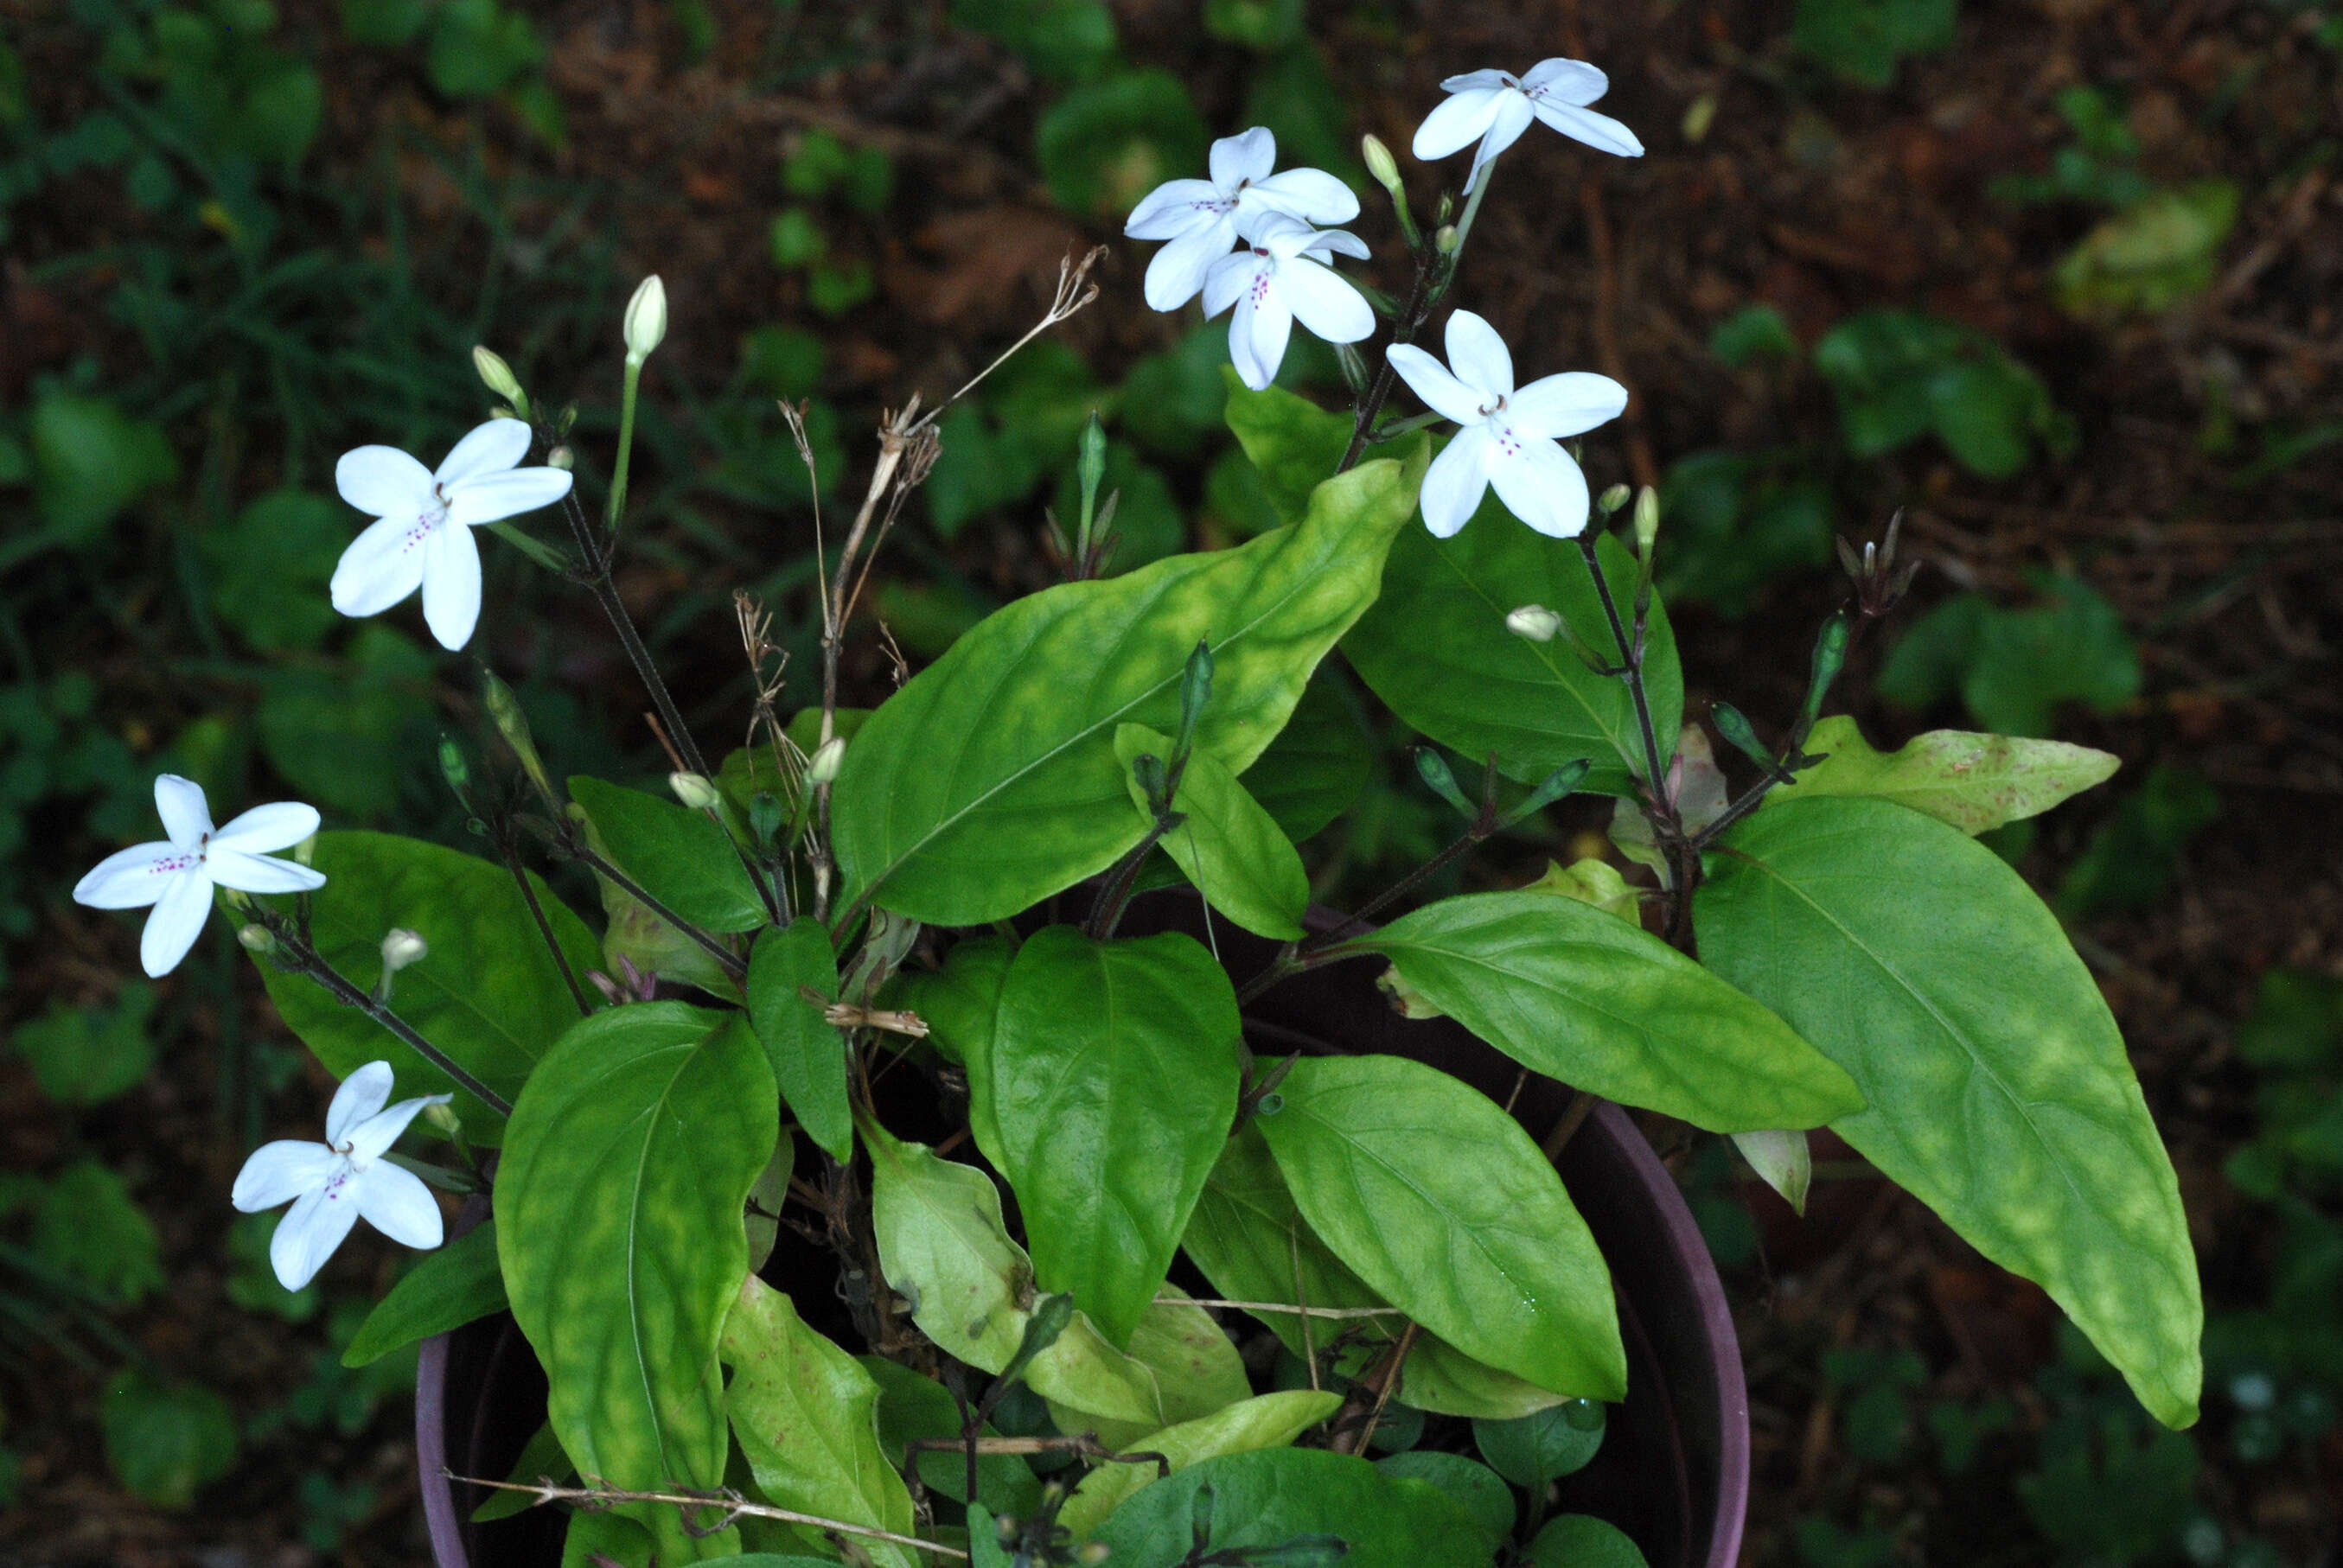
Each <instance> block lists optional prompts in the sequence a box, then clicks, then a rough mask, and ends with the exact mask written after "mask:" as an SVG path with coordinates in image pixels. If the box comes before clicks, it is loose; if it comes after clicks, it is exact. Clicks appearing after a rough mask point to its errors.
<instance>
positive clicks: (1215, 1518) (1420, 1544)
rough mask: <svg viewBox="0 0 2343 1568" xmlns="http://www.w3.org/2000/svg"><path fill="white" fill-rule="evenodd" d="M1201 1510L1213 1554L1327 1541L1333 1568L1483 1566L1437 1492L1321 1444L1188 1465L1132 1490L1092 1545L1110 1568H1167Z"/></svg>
mask: <svg viewBox="0 0 2343 1568" xmlns="http://www.w3.org/2000/svg"><path fill="white" fill-rule="evenodd" d="M1208 1490H1209V1492H1210V1493H1211V1502H1210V1503H1204V1504H1202V1506H1201V1507H1200V1499H1199V1495H1198V1494H1199V1493H1203V1492H1206V1491H1208ZM1200 1513H1202V1514H1203V1515H1204V1516H1205V1517H1206V1518H1207V1519H1208V1520H1209V1523H1208V1527H1207V1531H1206V1534H1205V1544H1206V1547H1207V1549H1208V1550H1209V1551H1211V1552H1212V1553H1223V1552H1226V1553H1235V1552H1237V1551H1239V1550H1241V1549H1243V1548H1247V1547H1250V1548H1253V1549H1255V1550H1257V1551H1259V1550H1261V1549H1264V1548H1271V1547H1277V1546H1284V1545H1286V1544H1288V1543H1292V1542H1294V1541H1296V1540H1297V1539H1304V1538H1310V1537H1327V1536H1331V1537H1332V1538H1334V1539H1335V1540H1337V1541H1340V1542H1342V1543H1343V1545H1344V1546H1345V1548H1346V1550H1345V1551H1344V1552H1343V1553H1342V1558H1341V1562H1342V1568H1488V1563H1489V1551H1488V1548H1487V1546H1486V1545H1485V1544H1484V1543H1483V1536H1482V1533H1481V1529H1480V1526H1479V1525H1478V1524H1476V1523H1474V1522H1473V1516H1472V1515H1471V1514H1469V1513H1465V1512H1464V1510H1463V1508H1462V1507H1460V1506H1459V1505H1458V1504H1457V1503H1455V1502H1454V1501H1453V1499H1451V1498H1450V1497H1449V1496H1448V1495H1447V1494H1446V1493H1443V1492H1442V1491H1441V1490H1440V1489H1439V1488H1437V1487H1435V1486H1433V1485H1432V1484H1430V1483H1427V1482H1422V1481H1415V1480H1411V1479H1408V1478H1405V1477H1402V1476H1393V1475H1385V1474H1383V1473H1382V1472H1380V1471H1378V1470H1377V1469H1376V1468H1375V1467H1374V1466H1373V1465H1372V1464H1370V1463H1368V1462H1366V1461H1365V1460H1363V1459H1359V1458H1356V1457H1354V1456H1353V1455H1351V1454H1347V1453H1335V1452H1331V1451H1330V1450H1327V1449H1322V1448H1261V1449H1253V1450H1252V1451H1250V1452H1242V1453H1227V1454H1222V1455H1221V1456H1220V1457H1218V1458H1216V1459H1207V1460H1204V1461H1202V1462H1199V1463H1196V1464H1192V1465H1190V1466H1189V1467H1188V1468H1187V1469H1185V1470H1182V1471H1180V1472H1178V1473H1175V1474H1173V1475H1172V1476H1171V1477H1169V1478H1168V1479H1166V1480H1163V1481H1159V1482H1156V1483H1153V1484H1152V1485H1150V1486H1145V1487H1142V1488H1141V1489H1140V1490H1139V1491H1138V1492H1136V1493H1132V1494H1131V1497H1129V1498H1128V1499H1126V1500H1125V1501H1124V1502H1123V1503H1122V1504H1121V1506H1120V1507H1118V1508H1117V1509H1116V1510H1115V1511H1114V1513H1112V1514H1111V1516H1109V1518H1108V1519H1107V1522H1106V1523H1105V1524H1104V1525H1103V1526H1101V1528H1100V1529H1099V1531H1098V1533H1097V1534H1096V1535H1095V1536H1094V1537H1092V1539H1094V1540H1097V1541H1102V1542H1104V1543H1106V1544H1107V1547H1108V1549H1109V1551H1110V1553H1111V1556H1110V1557H1109V1558H1108V1561H1109V1562H1111V1563H1113V1564H1114V1565H1115V1568H1176V1565H1177V1564H1179V1563H1183V1562H1186V1561H1188V1559H1189V1554H1190V1553H1191V1552H1192V1551H1193V1550H1194V1547H1195V1539H1196V1537H1195V1532H1194V1529H1193V1523H1194V1522H1195V1521H1196V1520H1197V1519H1198V1517H1199V1515H1200ZM1262 1554H1263V1555H1264V1556H1266V1555H1267V1554H1266V1553H1265V1552H1263V1553H1262ZM1272 1561H1273V1559H1272Z"/></svg>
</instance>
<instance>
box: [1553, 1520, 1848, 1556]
mask: <svg viewBox="0 0 2343 1568" xmlns="http://www.w3.org/2000/svg"><path fill="white" fill-rule="evenodd" d="M1529 1560H1530V1563H1531V1568H1650V1564H1649V1563H1646V1562H1645V1560H1644V1552H1643V1548H1641V1547H1639V1546H1637V1545H1636V1544H1635V1543H1634V1541H1633V1540H1631V1539H1629V1537H1628V1535H1627V1533H1626V1532H1625V1531H1624V1530H1622V1529H1620V1528H1619V1527H1618V1526H1617V1525H1615V1524H1614V1523H1611V1522H1610V1521H1609V1520H1607V1519H1597V1518H1595V1517H1594V1515H1593V1514H1592V1513H1564V1514H1560V1515H1558V1516H1556V1517H1554V1518H1553V1519H1549V1520H1547V1521H1546V1524H1545V1528H1544V1529H1543V1530H1541V1531H1539V1532H1538V1533H1537V1539H1536V1540H1534V1541H1533V1542H1531V1543H1530V1557H1529ZM1807 1560H1808V1561H1810V1562H1811V1561H1814V1559H1813V1558H1811V1557H1809V1558H1808V1559H1807Z"/></svg>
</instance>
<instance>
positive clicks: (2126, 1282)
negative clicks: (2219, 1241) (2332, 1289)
mask: <svg viewBox="0 0 2343 1568" xmlns="http://www.w3.org/2000/svg"><path fill="white" fill-rule="evenodd" d="M1725 845H1726V848H1727V849H1729V851H1730V852H1729V853H1726V854H1721V855H1718V856H1715V858H1714V859H1712V861H1711V869H1710V879H1709V880H1708V881H1707V882H1706V883H1705V884H1704V886H1703V887H1702V889H1701V891H1700V893H1699V895H1698V899H1697V913H1698V920H1699V930H1700V938H1701V953H1702V956H1703V958H1704V960H1706V961H1707V962H1708V963H1709V964H1710V965H1711V966H1712V967H1714V968H1715V970H1717V972H1718V973H1720V974H1722V975H1724V976H1725V978H1726V979H1728V980H1733V981H1735V983H1737V984H1739V985H1740V986H1741V987H1742V988H1743V989H1744V990H1747V991H1749V992H1750V994H1751V995H1753V996H1755V997H1756V998H1758V999H1759V1000H1762V1001H1765V1002H1766V1003H1768V1004H1770V1005H1771V1006H1772V1007H1773V1008H1774V1009H1775V1010H1776V1011H1777V1012H1779V1013H1781V1014H1782V1016H1783V1017H1785V1018H1786V1019H1787V1020H1790V1022H1791V1023H1792V1024H1793V1025H1795V1027H1796V1028H1797V1029H1798V1030H1799V1031H1800V1032H1801V1033H1803V1034H1804V1035H1805V1037H1806V1038H1807V1039H1809V1040H1813V1041H1814V1042H1815V1045H1816V1046H1817V1047H1819V1048H1820V1049H1822V1050H1824V1051H1825V1052H1827V1053H1828V1054H1829V1055H1830V1056H1831V1057H1832V1059H1833V1060H1836V1061H1837V1062H1838V1063H1839V1065H1840V1066H1842V1067H1844V1068H1845V1069H1846V1070H1847V1071H1848V1072H1850V1073H1852V1074H1853V1075H1854V1077H1855V1082H1856V1084H1857V1086H1859V1087H1860V1088H1861V1089H1862V1091H1863V1092H1864V1096H1865V1099H1866V1100H1868V1101H1870V1108H1869V1109H1868V1110H1866V1111H1863V1112H1861V1113H1860V1114H1858V1115H1855V1116H1851V1117H1847V1118H1845V1120H1843V1121H1838V1122H1835V1123H1834V1130H1835V1131H1837V1132H1838V1133H1839V1134H1840V1136H1842V1137H1844V1138H1845V1140H1846V1141H1848V1142H1849V1143H1851V1144H1853V1145H1854V1146H1855V1148H1856V1149H1857V1150H1859V1151H1861V1152H1862V1153H1863V1154H1864V1155H1865V1157H1867V1158H1868V1159H1869V1160H1870V1161H1872V1162H1873V1163H1874V1164H1875V1165H1877V1166H1878V1167H1879V1168H1880V1170H1881V1171H1884V1172H1885V1174H1886V1175H1887V1176H1888V1177H1889V1179H1890V1180H1892V1181H1896V1182H1897V1183H1898V1184H1900V1185H1901V1186H1903V1187H1904V1188H1905V1189H1906V1191H1910V1192H1911V1193H1912V1194H1913V1195H1914V1196H1916V1197H1917V1198H1919V1199H1920V1200H1921V1201H1923V1202H1926V1204H1928V1206H1929V1207H1931V1208H1933V1209H1935V1210H1936V1212H1937V1213H1938V1214H1940V1215H1942V1216H1943V1217H1944V1219H1945V1221H1946V1222H1947V1223H1948V1224H1950V1225H1951V1226H1952V1227H1953V1229H1954V1230H1956V1231H1959V1232H1960V1233H1961V1235H1962V1236H1963V1237H1965V1238H1966V1240H1967V1241H1969V1242H1970V1243H1971V1244H1972V1245H1973V1246H1975V1247H1976V1249H1977V1250H1978V1251H1981V1252H1983V1253H1984V1254H1985V1255H1986V1257H1988V1258H1991V1259H1993V1260H1994V1261H1996V1262H1998V1263H2000V1264H2002V1265H2003V1266H2004V1267H2006V1268H2009V1269H2012V1270H2015V1271H2016V1272H2018V1273H2021V1274H2024V1275H2025V1276H2026V1277H2027V1278H2028V1279H2031V1280H2033V1281H2035V1282H2037V1283H2039V1284H2040V1285H2041V1286H2042V1287H2043V1288H2044V1289H2045V1290H2046V1291H2048V1292H2050V1295H2051V1297H2052V1299H2054V1300H2055V1301H2056V1302H2058V1304H2059V1305H2060V1306H2062V1307H2064V1308H2065V1309H2066V1312H2067V1314H2068V1315H2069V1316H2071V1317H2072V1318H2073V1319H2074V1320H2075V1321H2076V1322H2077V1324H2079V1325H2080V1326H2081V1327H2082V1329H2083V1330H2084V1332H2087V1334H2089V1335H2090V1337H2091V1339H2092V1341H2093V1342H2094V1343H2096V1344H2097V1345H2098V1346H2099V1348H2100V1349H2101V1350H2102V1351H2104V1352H2107V1357H2108V1359H2109V1360H2111V1361H2113V1362H2115V1363H2116V1365H2117V1367H2119V1368H2121V1369H2122V1370H2123V1372H2124V1375H2125V1376H2126V1378H2127V1379H2128V1380H2129V1381H2130V1382H2131V1385H2132V1388H2133V1390H2134V1391H2135V1392H2137V1394H2138V1395H2139V1397H2140V1400H2141V1402H2143V1403H2145V1404H2146V1405H2147V1408H2148V1410H2149V1412H2151V1413H2152V1414H2154V1415H2155V1416H2156V1417H2157V1419H2158V1420H2160V1421H2163V1422H2166V1423H2167V1425H2175V1426H2179V1425H2186V1424H2187V1422H2190V1421H2192V1420H2194V1419H2195V1417H2196V1413H2197V1387H2198V1384H2199V1382H2200V1381H2201V1378H2202V1370H2201V1362H2200V1360H2199V1355H2198V1349H2197V1336H2198V1333H2199V1332H2200V1330H2201V1328H2202V1324H2203V1309H2202V1307H2201V1305H2200V1302H2199V1299H2198V1293H2197V1265H2196V1258H2195V1256H2194V1254H2193V1253H2192V1252H2191V1251H2190V1250H2189V1244H2188V1231H2187V1222H2186V1221H2185V1220H2184V1218H2183V1217H2182V1214H2181V1210H2180V1194H2179V1188H2178V1185H2177V1181H2176V1180H2175V1178H2174V1176H2173V1173H2172V1165H2171V1161H2169V1160H2167V1158H2166V1156H2165V1152H2164V1146H2163V1144H2162V1143H2161V1142H2159V1141H2158V1140H2157V1133H2156V1125H2155V1123H2154V1122H2153V1121H2150V1120H2149V1118H2148V1114H2147V1104H2146V1102H2145V1101H2143V1100H2142V1099H2141V1097H2140V1091H2139V1085H2138V1082H2137V1081H2136V1080H2135V1079H2134V1078H2133V1076H2132V1071H2131V1064H2130V1062H2129V1061H2128V1060H2127V1059H2126V1057H2125V1054H2124V1045H2123V1039H2122V1037H2121V1035H2119V1034H2118V1033H2117V1030H2116V1023H2115V1020H2114V1018H2113V1017H2112V1016H2110V1014H2109V1013H2108V1011H2107V1003H2106V1002H2105V1001H2104V1000H2102V999H2101V997H2100V995H2099V990H2098V987H2097V985H2096V984H2094V983H2093V981H2092V980H2091V977H2090V973H2089V971H2088V970H2085V969H2084V967H2083V964H2082V961H2081V960H2079V959H2077V957H2076V956H2075V953H2074V950H2073V949H2071V948H2069V947H2068V946H2067V945H2066V937H2065V934H2064V933H2063V932H2062V931H2061V930H2059V927H2058V922H2057V920H2056V919H2055V918H2054V917H2053V916H2052V915H2051V913H2050V911H2049V910H2046V909H2045V908H2044V907H2043V905H2042V902H2041V900H2038V899H2036V897H2035V896H2034V894H2033V892H2032V890H2030V889H2028V888H2027V887H2026V883H2025V882H2024V880H2023V879H2020V878H2019V877H2018V875H2017V873H2016V872H2015V871H2013V870H2011V869H2009V868H2008V867H2007V866H2006V865H2005V864H2003V863H2002V861H2001V860H2000V859H1998V858H1997V857H1996V856H1995V855H1994V853H1993V851H1991V850H1990V849H1986V848H1985V847H1984V846H1983V845H1981V844H1978V843H1977V842H1976V841H1975V840H1974V839H1969V838H1967V837H1966V836H1965V835H1963V834H1962V833H1961V832H1959V831H1958V830H1957V829H1954V828H1950V827H1947V826H1946V825H1945V824H1943V823H1941V822H1937V821H1936V820H1935V819H1931V818H1928V817H1924V816H1922V815H1921V814H1920V813H1918V812H1916V811H1912V810H1908V809H1906V808H1904V807H1901V806H1896V805H1893V804H1890V803H1889V802H1887V801H1885V800H1865V799H1815V800H1794V801H1791V802H1789V803H1788V804H1786V805H1783V806H1779V807H1774V808H1769V809H1766V810H1765V811H1762V812H1759V813H1758V814H1757V815H1756V816H1755V817H1753V818H1751V819H1749V820H1747V821H1746V822H1744V823H1742V824H1741V825H1740V826H1739V827H1737V828H1735V829H1734V830H1733V832H1732V833H1730V834H1729V835H1727V837H1726V839H1725Z"/></svg>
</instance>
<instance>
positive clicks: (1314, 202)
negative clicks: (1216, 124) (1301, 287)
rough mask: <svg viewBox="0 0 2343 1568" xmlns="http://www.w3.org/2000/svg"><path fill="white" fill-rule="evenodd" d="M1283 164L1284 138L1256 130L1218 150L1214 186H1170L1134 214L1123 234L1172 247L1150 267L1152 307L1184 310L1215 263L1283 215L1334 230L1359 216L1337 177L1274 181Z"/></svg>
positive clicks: (1226, 140) (1297, 175)
mask: <svg viewBox="0 0 2343 1568" xmlns="http://www.w3.org/2000/svg"><path fill="white" fill-rule="evenodd" d="M1276 164H1277V138H1276V137H1275V136H1272V135H1270V133H1269V131H1268V129H1267V128H1266V127H1265V126H1254V127H1253V128H1252V129H1251V130H1249V131H1247V132H1245V133H1244V134H1243V135H1242V136H1222V138H1221V139H1220V140H1219V141H1217V142H1214V143H1213V144H1212V159H1211V168H1212V178H1211V179H1208V180H1171V181H1167V182H1166V183H1164V184H1162V185H1160V186H1156V187H1155V188H1154V189H1153V190H1151V191H1150V192H1148V193H1147V195H1146V196H1144V197H1143V198H1141V201H1140V204H1139V205H1138V206H1135V207H1133V208H1132V209H1131V221H1130V222H1128V223H1126V224H1124V225H1123V226H1122V232H1123V233H1124V234H1126V235H1128V236H1130V237H1131V238H1132V239H1160V240H1165V241H1168V242H1169V243H1168V244H1166V245H1165V246H1163V248H1162V249H1161V250H1159V251H1157V252H1156V253H1155V258H1154V259H1153V260H1152V261H1150V262H1149V263H1148V264H1147V284H1146V293H1147V303H1148V304H1149V305H1150V306H1151V307H1153V308H1155V309H1157V310H1177V309H1179V308H1180V307H1182V306H1183V305H1185V304H1187V303H1188V301H1190V300H1191V299H1193V298H1194V297H1196V291H1197V290H1198V289H1200V288H1202V287H1203V286H1204V275H1205V274H1206V273H1208V272H1210V271H1211V270H1212V264H1213V263H1214V262H1216V261H1218V260H1220V259H1221V257H1222V256H1226V255H1228V253H1229V247H1230V246H1233V245H1234V244H1236V242H1237V239H1238V236H1240V235H1242V234H1245V233H1248V232H1249V231H1250V230H1251V229H1252V225H1253V222H1254V220H1256V219H1259V218H1262V217H1266V216H1269V215H1271V214H1272V213H1277V214H1282V215H1284V216H1287V217H1292V218H1299V219H1301V220H1302V222H1304V223H1312V224H1319V223H1329V224H1332V223H1348V222H1350V221H1351V220H1352V219H1353V218H1354V217H1356V216H1359V198H1358V197H1357V196H1354V195H1353V194H1352V192H1351V187H1350V186H1346V185H1344V184H1343V183H1342V181H1341V180H1338V179H1336V178H1335V177H1334V176H1332V175H1330V174H1328V173H1326V172H1325V171H1324V170H1322V169H1288V170H1286V171H1285V172H1284V173H1283V174H1282V175H1273V174H1271V173H1270V172H1269V171H1270V170H1271V169H1272V168H1273V167H1275V166H1276Z"/></svg>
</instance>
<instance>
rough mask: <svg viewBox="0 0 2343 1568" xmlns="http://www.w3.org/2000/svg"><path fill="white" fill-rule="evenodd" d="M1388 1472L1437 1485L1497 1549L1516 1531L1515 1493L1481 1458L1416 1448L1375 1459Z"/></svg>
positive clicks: (1382, 1469)
mask: <svg viewBox="0 0 2343 1568" xmlns="http://www.w3.org/2000/svg"><path fill="white" fill-rule="evenodd" d="M1375 1468H1376V1469H1377V1470H1380V1471H1382V1472H1383V1473H1384V1474H1385V1475H1393V1476H1401V1477H1404V1478H1405V1479H1408V1480H1411V1481H1421V1482H1424V1483H1428V1484H1430V1485H1433V1486H1436V1487H1438V1488H1439V1489H1440V1490H1441V1491H1442V1492H1443V1493H1447V1494H1448V1496H1449V1498H1450V1499H1451V1500H1452V1501H1453V1502H1454V1503H1456V1505H1457V1506H1458V1507H1460V1508H1462V1509H1463V1510H1464V1512H1465V1513H1469V1514H1471V1515H1472V1517H1473V1523H1475V1524H1478V1525H1479V1526H1480V1527H1481V1531H1482V1533H1483V1536H1485V1537H1486V1539H1487V1541H1488V1543H1489V1550H1490V1551H1491V1552H1495V1551H1496V1550H1497V1548H1498V1547H1500V1546H1503V1544H1504V1543H1505V1541H1506V1539H1507V1538H1508V1537H1510V1536H1511V1535H1512V1534H1513V1515H1514V1513H1515V1509H1514V1504H1513V1491H1512V1489H1511V1488H1509V1487H1507V1486H1506V1485H1505V1483H1504V1479H1503V1477H1502V1476H1500V1475H1498V1473H1496V1472H1495V1471H1493V1470H1491V1469H1490V1468H1489V1467H1488V1466H1487V1465H1485V1464H1483V1463H1481V1462H1479V1461H1478V1460H1472V1459H1467V1458H1465V1457H1464V1456H1463V1454H1461V1453H1443V1452H1440V1451H1439V1450H1437V1449H1424V1448H1419V1449H1413V1450H1411V1451H1410V1452H1406V1453H1394V1454H1393V1455H1392V1456H1391V1457H1390V1458H1388V1459H1379V1460H1377V1461H1375Z"/></svg>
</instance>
